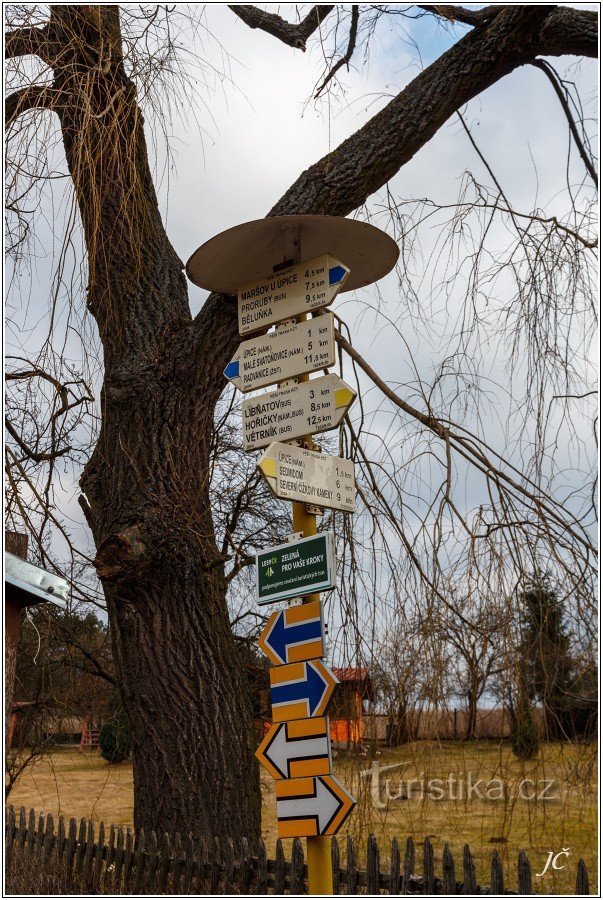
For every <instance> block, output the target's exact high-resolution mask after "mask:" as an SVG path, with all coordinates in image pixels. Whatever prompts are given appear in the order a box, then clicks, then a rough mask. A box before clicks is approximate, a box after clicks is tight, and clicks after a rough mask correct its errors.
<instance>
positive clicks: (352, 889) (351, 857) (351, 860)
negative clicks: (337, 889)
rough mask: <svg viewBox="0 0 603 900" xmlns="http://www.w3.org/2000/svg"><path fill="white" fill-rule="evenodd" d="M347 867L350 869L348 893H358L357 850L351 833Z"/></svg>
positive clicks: (347, 852) (349, 835) (347, 849)
mask: <svg viewBox="0 0 603 900" xmlns="http://www.w3.org/2000/svg"><path fill="white" fill-rule="evenodd" d="M346 868H347V871H348V891H347V892H348V894H357V893H358V870H357V869H356V850H355V848H354V839H353V838H352V835H351V834H348V837H347V846H346Z"/></svg>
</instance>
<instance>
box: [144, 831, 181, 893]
mask: <svg viewBox="0 0 603 900" xmlns="http://www.w3.org/2000/svg"><path fill="white" fill-rule="evenodd" d="M191 855H192V854H191ZM156 868H157V835H156V834H155V832H154V831H151V833H150V835H149V849H148V851H147V858H146V864H145V870H144V879H143V881H144V891H143V893H144V894H152V893H154V890H155V884H154V881H155V869H156Z"/></svg>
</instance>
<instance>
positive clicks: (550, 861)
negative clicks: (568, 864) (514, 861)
mask: <svg viewBox="0 0 603 900" xmlns="http://www.w3.org/2000/svg"><path fill="white" fill-rule="evenodd" d="M569 854H570V848H569V847H563V848H562V849H561V850H560V851H559V852H558V853H555V851H554V850H549V855H548V858H547V861H546V863H545V865H544V869H543V870H542V872H539V873H538V874H537V875H536V878H542V876H543V875H546V873H547V872H548V870H549V867H550V868H551V869H556V870H557V871H558V870H559V869H565V865H563V866H558V865H557V862H558V860H559V859H560V857H562V856H566V857H567V856H569Z"/></svg>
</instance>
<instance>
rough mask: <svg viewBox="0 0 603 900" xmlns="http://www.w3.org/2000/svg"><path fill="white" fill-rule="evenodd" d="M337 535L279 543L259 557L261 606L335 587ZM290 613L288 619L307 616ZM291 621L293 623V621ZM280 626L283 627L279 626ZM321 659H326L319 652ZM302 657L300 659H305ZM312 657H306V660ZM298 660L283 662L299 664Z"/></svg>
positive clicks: (323, 535) (330, 533)
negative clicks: (335, 539) (335, 537)
mask: <svg viewBox="0 0 603 900" xmlns="http://www.w3.org/2000/svg"><path fill="white" fill-rule="evenodd" d="M333 543H334V542H333V534H332V532H330V531H328V532H325V533H324V534H315V535H313V536H312V537H308V538H303V539H302V540H300V541H295V543H289V544H279V546H278V547H270V549H269V550H262V551H261V552H260V553H257V554H256V564H257V566H256V587H257V596H258V603H260V604H261V605H263V604H265V603H277V602H278V601H280V600H289V599H290V598H292V597H303V596H304V594H319V593H320V592H321V591H329V590H331V588H333V587H335V551H334V549H333ZM302 608H303V609H308V606H307V605H306V606H304V607H295V611H294V610H293V609H289V610H286V613H287V616H289V615H291V616H294V615H295V616H297V615H303V613H301V612H300V611H299V610H300V609H302ZM287 621H290V622H293V618H290V619H288V620H287ZM278 627H280V626H278ZM264 633H266V632H264ZM317 656H322V654H321V653H318V654H317ZM301 658H302V657H299V658H298V659H301ZM310 658H311V657H308V656H304V657H303V659H310ZM297 661H298V660H295V659H288V660H283V662H297Z"/></svg>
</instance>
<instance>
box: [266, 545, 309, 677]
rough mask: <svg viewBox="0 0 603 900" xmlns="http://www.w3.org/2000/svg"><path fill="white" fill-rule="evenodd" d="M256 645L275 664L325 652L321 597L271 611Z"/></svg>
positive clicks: (279, 664) (282, 663)
mask: <svg viewBox="0 0 603 900" xmlns="http://www.w3.org/2000/svg"><path fill="white" fill-rule="evenodd" d="M288 546H289V547H291V546H292V545H288ZM259 647H260V650H261V651H262V652H263V653H264V654H265V655H266V656H267V657H268V659H269V660H270V662H272V663H274V664H275V665H276V666H282V665H285V664H286V663H292V662H303V661H304V660H306V659H320V657H322V656H324V643H323V623H322V608H321V603H320V600H314V601H312V602H311V603H304V604H303V605H302V606H293V607H291V608H289V609H281V610H278V611H277V612H274V613H272V615H271V616H270V618H269V619H268V622H267V624H266V627H265V629H264V631H263V632H262V634H261V636H260V640H259Z"/></svg>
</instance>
